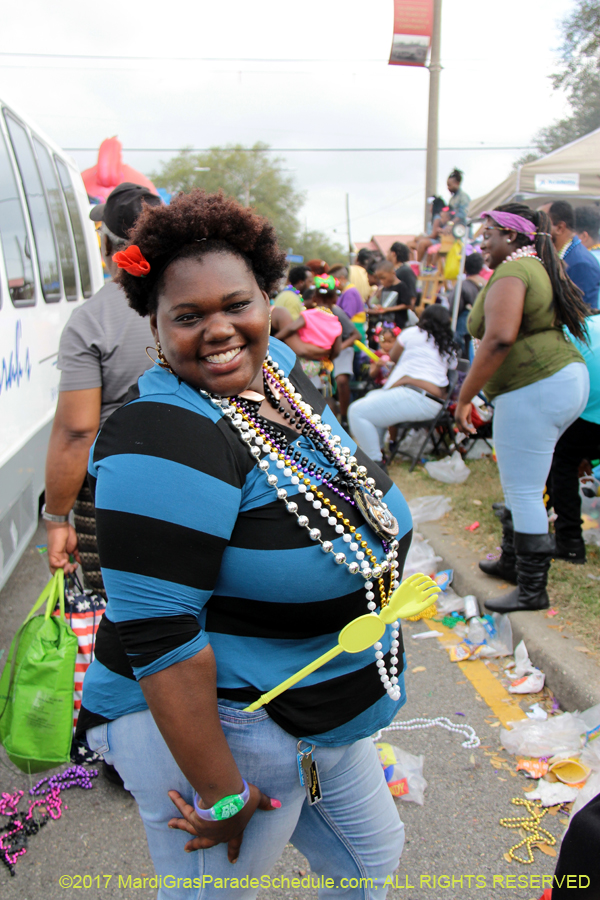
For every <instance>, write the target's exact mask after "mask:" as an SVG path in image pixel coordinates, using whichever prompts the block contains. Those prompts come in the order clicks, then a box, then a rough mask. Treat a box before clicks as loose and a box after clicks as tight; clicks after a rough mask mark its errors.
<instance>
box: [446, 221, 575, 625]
mask: <svg viewBox="0 0 600 900" xmlns="http://www.w3.org/2000/svg"><path fill="white" fill-rule="evenodd" d="M482 215H483V217H484V218H485V229H484V232H483V242H482V245H481V250H482V253H483V254H484V256H485V258H486V260H487V262H488V265H489V266H490V268H492V269H493V270H494V274H493V275H492V277H491V278H490V280H489V281H488V283H487V285H486V286H485V287H484V288H483V289H482V290H481V292H480V294H479V295H478V297H477V299H476V301H475V303H474V304H473V309H472V310H471V314H470V316H469V319H468V322H467V327H468V328H469V331H470V333H471V334H472V335H473V337H475V338H478V339H479V340H481V344H480V346H479V349H478V350H477V353H476V356H475V360H474V362H473V365H472V367H471V370H470V372H469V374H468V375H467V377H466V379H465V381H464V383H463V385H462V388H461V391H460V395H459V398H458V403H457V406H456V411H455V413H454V418H455V419H456V422H457V424H458V426H459V428H460V429H461V430H462V431H463V432H465V433H466V434H468V433H469V432H474V431H475V429H474V428H473V426H472V424H471V408H472V407H471V401H472V399H473V397H474V396H475V395H476V394H478V393H479V391H481V390H482V389H483V391H484V392H485V394H486V396H487V397H488V399H489V400H493V401H494V443H495V447H496V456H497V459H498V468H499V470H500V478H501V481H502V489H503V491H504V500H505V507H504V510H503V512H502V529H503V540H502V555H501V557H500V558H499V559H498V560H495V561H494V562H489V560H482V561H481V562H480V563H479V566H480V568H481V569H482V571H483V572H485V573H486V574H487V575H493V576H495V577H497V578H502V579H503V580H506V581H511V582H512V583H513V584H516V585H517V587H516V590H514V591H511V592H510V593H509V594H504V595H503V596H501V597H498V598H494V599H492V600H487V601H486V603H485V605H486V606H487V608H488V609H489V610H492V611H494V612H500V613H509V612H516V611H517V610H536V609H546V608H547V607H548V606H549V598H548V594H547V592H546V584H547V580H548V570H549V568H550V563H551V561H552V557H553V555H554V550H555V548H554V542H553V539H552V536H551V535H550V534H549V533H548V515H547V513H546V508H545V506H544V500H543V495H544V486H545V484H546V482H547V478H548V474H549V472H550V466H551V464H552V455H553V453H554V448H555V446H556V443H557V441H558V439H559V438H560V436H561V435H562V434H564V432H565V431H566V430H567V428H568V427H569V425H571V423H572V422H574V421H575V420H576V419H577V418H578V417H579V414H580V413H581V412H582V411H583V409H584V408H585V405H586V402H587V397H588V393H589V377H588V372H587V369H586V367H585V364H584V361H583V357H582V356H581V354H580V353H579V351H578V350H577V349H576V347H575V346H574V344H572V343H571V342H570V341H569V340H568V339H567V337H566V334H565V331H566V330H568V331H570V332H571V334H572V335H573V336H574V337H577V338H582V336H583V331H584V329H583V321H584V318H585V316H586V313H589V308H588V307H587V305H586V304H585V303H584V302H583V300H582V298H581V293H580V291H579V290H578V288H576V287H575V285H574V284H573V282H572V281H571V280H570V279H569V277H568V276H567V275H566V274H565V271H564V269H563V268H562V264H561V261H560V259H559V258H558V256H557V254H556V251H555V249H554V246H553V243H552V238H551V235H550V224H551V223H550V219H549V218H548V216H547V215H546V213H544V212H541V211H540V212H534V211H533V210H531V209H529V207H528V206H524V205H523V204H518V203H507V204H506V205H504V206H499V207H498V208H497V209H493V210H490V211H488V212H484V213H483V214H482Z"/></svg>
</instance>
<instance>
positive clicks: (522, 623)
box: [415, 520, 600, 712]
mask: <svg viewBox="0 0 600 900" xmlns="http://www.w3.org/2000/svg"><path fill="white" fill-rule="evenodd" d="M415 530H416V531H419V532H420V533H421V534H422V535H423V536H424V537H425V538H427V539H428V540H429V541H430V542H431V545H432V546H433V547H434V549H435V551H436V553H437V555H438V556H441V557H442V558H443V560H444V565H445V566H446V568H451V569H454V582H453V586H454V588H455V590H456V592H457V593H458V594H460V595H461V596H464V595H465V594H474V595H475V596H476V597H477V599H478V601H479V605H480V607H481V611H482V613H483V612H485V610H484V608H483V602H484V601H485V600H489V599H491V598H492V597H497V596H498V595H499V594H502V593H507V592H508V591H509V590H512V587H513V586H512V585H508V586H505V587H503V588H502V589H501V587H502V585H503V582H501V581H498V580H497V579H495V578H490V577H489V576H487V575H484V574H483V572H482V571H481V570H480V569H479V567H478V565H477V563H478V561H479V559H480V558H481V555H480V554H478V553H475V552H473V551H472V550H469V549H468V547H463V546H461V543H460V541H459V540H458V538H457V536H456V534H448V532H449V526H448V525H447V524H446V525H444V524H443V520H440V521H437V522H423V523H422V524H420V525H418V526H416V528H415ZM440 568H442V564H440ZM510 621H511V625H512V630H513V636H514V641H515V645H516V644H517V643H518V642H519V641H520V640H524V641H525V644H526V646H527V650H528V652H529V657H530V659H531V661H532V663H533V664H534V665H535V666H537V667H538V668H539V669H541V670H542V671H543V672H544V673H545V674H546V683H547V685H548V687H549V688H550V689H551V690H552V691H553V693H554V694H555V695H556V697H557V698H558V700H559V702H560V705H561V707H562V708H563V709H565V710H567V711H568V712H573V711H574V710H576V709H579V710H584V709H588V707H590V706H595V705H596V704H597V703H600V666H598V664H597V663H596V661H595V660H594V659H592V658H590V657H588V656H587V655H586V654H584V653H579V652H578V651H576V650H575V649H574V648H575V647H576V646H582V643H583V641H582V640H581V639H580V638H577V637H575V636H574V635H573V634H570V633H569V632H568V630H567V629H565V630H564V631H563V632H562V633H561V632H558V631H556V630H555V629H552V628H550V627H549V625H550V624H551V620H549V619H547V618H546V616H545V614H544V612H543V611H540V612H518V613H510Z"/></svg>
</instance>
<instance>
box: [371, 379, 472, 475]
mask: <svg viewBox="0 0 600 900" xmlns="http://www.w3.org/2000/svg"><path fill="white" fill-rule="evenodd" d="M458 376H459V370H458V368H457V369H450V370H449V372H448V393H447V395H446V399H445V400H444V401H443V402H440V411H439V412H438V414H437V415H436V417H435V418H434V419H429V420H426V421H421V422H398V424H397V425H396V427H397V428H398V430H399V432H400V433H399V434H398V439H397V441H396V446H395V447H394V449H393V451H392V454H391V456H390V458H389V459H388V464H389V463H391V462H392V460H393V459H394V457H395V456H396V454H398V453H399V454H400V455H401V456H407V457H408V458H409V459H411V460H412V465H411V467H410V469H409V470H408V471H409V472H412V471H413V469H414V467H415V466H416V464H417V463H418V462H419V460H420V459H421V457H422V455H423V451H424V450H425V447H426V445H427V441H429V440H431V441H432V443H433V452H434V453H437V452H438V451H439V450H442V449H443V451H444V453H445V454H446V455H449V454H450V447H449V446H448V443H447V440H446V439H447V438H448V437H450V438H451V443H453V442H454V419H453V418H452V415H451V414H450V411H449V409H448V407H449V406H450V404H451V403H454V402H456V401H455V398H454V392H455V388H456V385H457V384H458ZM411 428H414V429H415V430H421V429H423V430H425V431H426V434H425V437H424V438H423V441H422V443H421V445H420V446H419V449H418V451H417V453H416V454H414V455H413V454H412V453H407V452H406V451H404V450H401V449H400V444H401V443H402V441H403V439H404V438H405V437H406V435H407V434H408V432H409V431H410V430H411Z"/></svg>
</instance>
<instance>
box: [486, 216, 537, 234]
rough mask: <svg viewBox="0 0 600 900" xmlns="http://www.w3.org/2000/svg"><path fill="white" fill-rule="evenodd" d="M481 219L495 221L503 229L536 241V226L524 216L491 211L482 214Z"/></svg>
mask: <svg viewBox="0 0 600 900" xmlns="http://www.w3.org/2000/svg"><path fill="white" fill-rule="evenodd" d="M481 218H482V219H485V218H488V219H493V220H494V222H496V223H497V224H498V225H499V226H500V227H501V228H506V229H507V230H508V231H516V232H517V233H518V234H526V235H527V237H529V238H531V240H532V241H533V240H535V236H536V234H537V232H536V230H535V225H534V224H533V222H530V221H529V219H525V218H524V217H523V216H517V215H515V213H509V212H502V211H501V210H499V209H491V210H486V211H485V212H482V213H481Z"/></svg>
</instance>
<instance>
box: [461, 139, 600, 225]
mask: <svg viewBox="0 0 600 900" xmlns="http://www.w3.org/2000/svg"><path fill="white" fill-rule="evenodd" d="M559 199H562V200H567V201H568V202H569V203H571V204H572V205H573V206H585V205H588V204H594V205H596V206H600V128H597V129H596V130H595V131H592V132H591V133H590V134H586V135H584V136H583V137H581V138H578V139H577V140H576V141H571V143H570V144H565V146H564V147H559V148H558V150H553V151H552V153H547V154H546V156H542V157H541V158H540V159H536V160H534V161H533V162H530V163H525V165H523V166H519V168H518V169H516V170H515V171H514V172H511V174H510V175H509V176H508V178H506V179H505V180H504V181H503V182H502V183H501V184H499V185H498V186H497V187H495V188H494V189H493V190H491V191H490V192H489V193H488V194H486V195H485V196H484V197H478V198H477V199H476V200H473V201H472V203H471V205H470V207H469V216H470V217H471V218H472V219H477V218H478V217H479V216H480V215H481V213H482V212H483V211H484V210H485V209H494V208H495V207H497V206H500V205H501V204H502V203H508V202H510V201H511V200H515V201H518V202H521V203H526V204H527V206H531V207H532V208H534V209H537V208H538V207H539V206H542V205H543V204H544V203H552V202H553V201H554V200H559Z"/></svg>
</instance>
